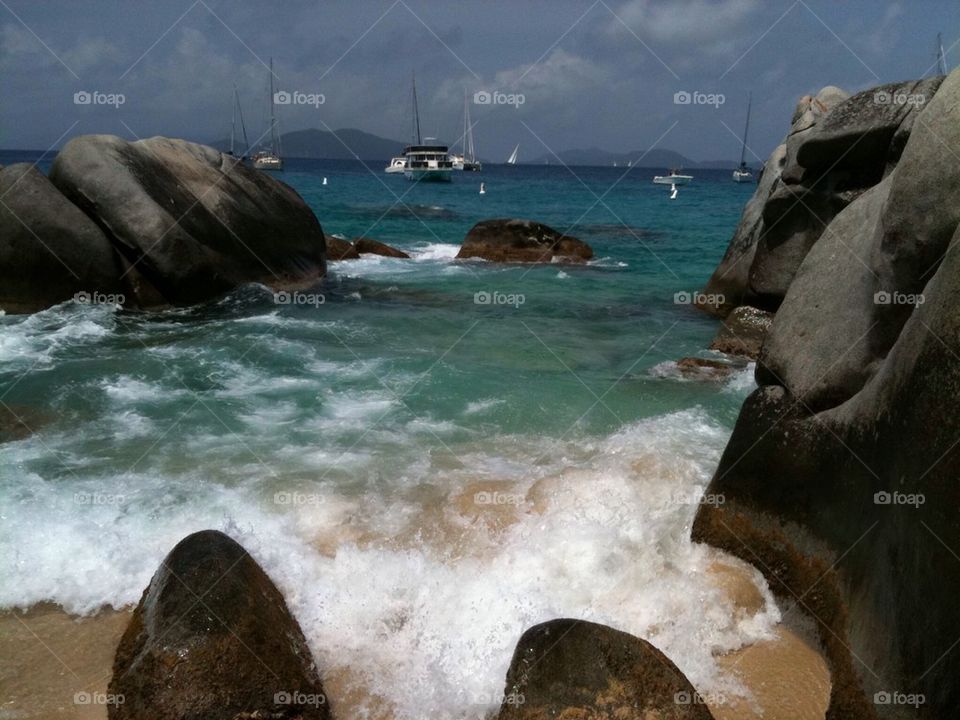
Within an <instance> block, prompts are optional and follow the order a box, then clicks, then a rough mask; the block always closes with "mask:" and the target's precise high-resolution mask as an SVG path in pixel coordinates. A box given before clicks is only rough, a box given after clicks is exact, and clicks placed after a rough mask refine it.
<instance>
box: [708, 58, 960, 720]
mask: <svg viewBox="0 0 960 720" xmlns="http://www.w3.org/2000/svg"><path fill="white" fill-rule="evenodd" d="M958 241H960V71H958V72H954V73H952V74H951V75H949V76H948V77H946V78H942V77H937V78H931V79H926V80H922V81H917V82H908V83H900V84H895V85H884V86H881V87H877V88H873V89H870V90H867V91H865V92H861V93H859V94H856V95H853V96H852V97H846V96H845V94H844V93H842V92H840V91H838V90H836V89H835V88H827V89H825V90H823V91H821V93H820V94H819V95H818V96H817V97H816V98H804V99H803V100H802V101H801V103H800V107H798V110H797V113H796V114H795V116H794V120H793V125H792V127H791V130H790V134H789V135H788V136H787V139H786V141H785V143H784V144H783V145H781V146H780V147H778V148H777V149H776V150H775V151H774V153H773V154H772V155H771V157H770V159H769V160H768V161H767V164H766V169H765V170H764V173H763V176H762V177H761V179H760V183H759V185H758V188H757V190H756V193H755V194H754V196H753V198H752V199H751V200H750V202H749V203H748V205H747V207H746V209H745V211H744V214H743V219H742V220H741V223H740V226H739V227H738V228H737V231H736V234H735V235H734V237H733V239H732V241H731V243H730V246H729V248H728V250H727V253H726V255H725V256H724V258H723V260H722V261H721V263H720V265H719V267H718V268H717V270H716V272H715V273H714V274H713V277H711V278H710V281H709V283H708V285H707V287H706V289H705V291H704V295H706V296H710V295H714V296H716V295H722V296H723V301H722V302H716V303H714V304H713V305H710V306H707V307H704V308H703V309H705V310H707V311H708V312H711V313H714V314H717V315H720V316H722V317H725V318H726V320H725V325H724V328H723V329H722V330H721V333H720V335H719V336H718V338H717V340H716V341H715V342H716V343H717V344H719V345H722V347H721V348H720V349H723V350H726V351H734V352H742V353H743V354H753V355H754V356H756V357H758V362H757V370H756V379H757V382H758V384H759V385H760V387H759V389H757V390H756V391H755V392H754V393H753V394H752V395H750V396H749V397H748V399H747V400H746V402H745V403H744V405H743V408H742V409H741V412H740V416H739V418H738V420H737V423H736V427H735V429H734V432H733V435H732V437H731V439H730V441H729V444H728V446H727V448H726V450H725V452H724V454H723V457H722V459H721V461H720V465H719V467H718V469H717V471H716V474H715V476H714V478H713V481H712V483H711V484H710V487H709V488H708V490H707V492H708V493H716V494H721V495H722V496H724V498H725V503H724V504H723V505H722V506H702V507H701V508H700V509H699V511H698V515H697V518H696V522H695V525H694V528H693V538H694V539H695V540H698V541H706V542H709V543H711V544H713V545H715V546H718V547H721V548H723V549H726V550H728V551H730V552H732V553H734V554H737V555H739V556H741V557H742V558H744V559H745V560H747V561H748V562H752V563H754V564H755V565H756V566H757V567H758V568H759V569H760V570H761V571H763V572H764V573H765V574H766V575H767V578H768V580H769V582H770V585H771V588H772V589H773V590H774V591H776V592H778V593H780V594H781V595H782V596H783V597H784V598H785V599H786V600H788V601H789V603H791V604H792V605H794V606H795V607H796V608H797V610H798V611H800V612H804V613H806V614H808V615H809V616H810V617H811V618H813V620H814V621H815V622H816V623H817V625H818V627H819V630H820V636H821V639H822V641H823V644H824V647H825V649H826V652H827V656H828V660H829V662H830V666H831V674H832V676H833V691H832V696H831V704H830V711H829V712H828V717H838V718H839V717H842V718H853V719H857V718H875V717H900V716H901V715H899V714H898V713H902V712H906V710H905V709H904V708H903V707H900V706H899V705H902V703H898V702H896V699H897V698H898V697H899V698H908V699H909V698H913V699H914V700H916V702H914V703H913V704H914V707H911V708H909V711H910V712H911V713H913V714H912V715H911V717H929V718H940V717H947V716H949V715H950V714H951V713H953V712H955V711H956V709H957V708H960V683H957V682H956V677H957V676H958V675H960V650H958V646H957V645H956V640H957V638H958V637H960V614H958V613H957V612H956V595H957V592H958V590H960V559H958V554H960V513H958V511H957V509H958V507H960V483H958V478H960V449H958V448H960V442H958V440H960V416H958V415H957V413H956V412H955V410H954V407H953V403H954V401H955V398H956V397H957V394H958V392H960V311H958V309H957V307H958V305H957V302H956V298H957V297H958V296H960V295H958V293H960V257H958V255H957V253H956V252H954V248H955V247H956V245H957V243H958ZM761 313H763V314H770V313H773V315H772V320H771V321H769V330H768V331H766V332H765V333H761V334H760V338H759V342H758V338H757V337H753V336H750V334H749V333H748V332H746V330H744V329H743V328H744V323H745V322H746V321H748V320H749V321H750V322H753V320H755V319H757V318H761V317H764V316H765V315H761ZM764 335H765V337H764ZM890 698H893V700H891V699H890Z"/></svg>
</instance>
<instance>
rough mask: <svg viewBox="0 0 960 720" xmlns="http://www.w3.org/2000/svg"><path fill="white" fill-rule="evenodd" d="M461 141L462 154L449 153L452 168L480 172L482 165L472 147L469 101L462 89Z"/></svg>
mask: <svg viewBox="0 0 960 720" xmlns="http://www.w3.org/2000/svg"><path fill="white" fill-rule="evenodd" d="M460 140H461V142H462V143H463V150H464V151H463V154H461V155H451V156H450V160H451V162H453V169H454V170H470V171H472V172H480V171H481V170H483V165H482V164H481V163H480V161H479V160H477V154H476V151H475V150H474V147H473V123H471V122H470V103H468V102H467V91H466V90H464V91H463V135H462V136H461V138H460Z"/></svg>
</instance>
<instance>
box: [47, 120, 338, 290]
mask: <svg viewBox="0 0 960 720" xmlns="http://www.w3.org/2000/svg"><path fill="white" fill-rule="evenodd" d="M50 179H51V181H52V182H53V184H54V185H56V186H57V187H58V188H59V189H60V191H61V192H62V193H63V194H64V195H66V196H67V198H69V199H70V200H71V201H73V203H74V204H76V205H77V206H78V207H79V208H80V209H81V210H83V211H84V212H85V213H86V214H87V215H88V216H89V217H90V218H92V219H93V220H94V221H95V222H96V223H97V224H98V225H99V226H100V228H101V229H102V230H103V232H104V233H105V234H106V235H107V237H108V239H109V240H110V242H111V243H112V244H113V247H114V250H115V251H116V252H117V253H118V254H119V255H120V256H121V257H122V258H123V261H124V263H125V265H126V268H127V269H128V271H127V272H125V275H127V276H129V277H131V278H132V279H134V280H135V282H134V291H133V292H134V294H135V295H136V296H137V298H136V299H137V300H138V302H139V304H141V305H144V306H150V305H157V304H162V303H169V304H189V303H196V302H200V301H203V300H208V299H210V298H213V297H216V296H218V295H221V294H223V293H224V292H227V291H229V290H232V289H234V288H236V287H237V286H239V285H242V284H245V283H250V282H259V283H263V284H265V285H268V286H270V287H271V288H273V289H275V290H276V289H290V288H294V287H305V286H308V285H310V284H312V283H314V282H316V280H317V279H318V278H319V277H320V276H322V275H323V274H324V271H325V256H324V240H323V231H322V230H321V228H320V223H319V222H317V219H316V217H314V215H313V212H312V211H311V210H310V208H309V207H308V206H307V204H306V203H305V202H304V201H303V199H302V198H301V197H300V196H299V195H298V194H297V193H296V192H295V191H294V190H293V189H292V188H290V187H288V186H287V185H285V184H283V183H282V182H279V181H278V180H275V179H274V178H273V177H271V176H270V175H269V174H268V173H264V172H259V171H257V170H253V169H252V168H249V167H247V166H245V165H244V164H242V163H241V162H239V161H237V160H236V159H235V158H232V157H230V156H229V155H225V154H223V153H220V152H218V151H216V150H214V149H213V148H209V147H206V146H204V145H197V144H194V143H190V142H186V141H185V140H175V139H170V138H164V137H154V138H150V139H148V140H139V141H137V142H127V141H126V140H123V139H121V138H118V137H115V136H112V135H85V136H81V137H77V138H74V139H73V140H71V141H70V142H68V143H67V144H66V146H64V148H63V150H61V151H60V153H59V154H58V155H57V158H56V160H55V161H54V163H53V167H52V169H51V171H50ZM129 268H133V271H132V272H130V271H129Z"/></svg>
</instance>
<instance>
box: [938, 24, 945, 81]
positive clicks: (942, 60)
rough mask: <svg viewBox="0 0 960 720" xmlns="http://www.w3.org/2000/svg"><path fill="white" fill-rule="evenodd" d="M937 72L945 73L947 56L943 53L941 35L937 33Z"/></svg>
mask: <svg viewBox="0 0 960 720" xmlns="http://www.w3.org/2000/svg"><path fill="white" fill-rule="evenodd" d="M937 74H938V75H946V74H947V58H946V56H945V55H944V53H943V35H942V34H941V33H937Z"/></svg>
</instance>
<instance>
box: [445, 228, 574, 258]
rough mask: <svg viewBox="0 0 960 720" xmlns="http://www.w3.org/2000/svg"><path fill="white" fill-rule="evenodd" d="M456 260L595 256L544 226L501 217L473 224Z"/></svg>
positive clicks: (571, 238) (566, 236) (570, 238)
mask: <svg viewBox="0 0 960 720" xmlns="http://www.w3.org/2000/svg"><path fill="white" fill-rule="evenodd" d="M457 257H458V258H459V259H461V260H462V259H467V258H479V259H481V260H490V261H493V262H584V261H586V260H589V259H590V258H592V257H593V250H591V249H590V246H589V245H587V244H586V243H585V242H583V241H581V240H578V239H577V238H575V237H570V236H568V235H563V234H561V233H559V232H557V231H556V230H554V229H553V228H551V227H548V226H546V225H543V224H541V223H538V222H534V221H532V220H510V219H504V218H499V219H494V220H482V221H481V222H478V223H477V224H476V225H474V226H473V227H472V228H471V229H470V232H468V233H467V236H466V238H464V240H463V245H462V246H461V247H460V252H458V253H457Z"/></svg>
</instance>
